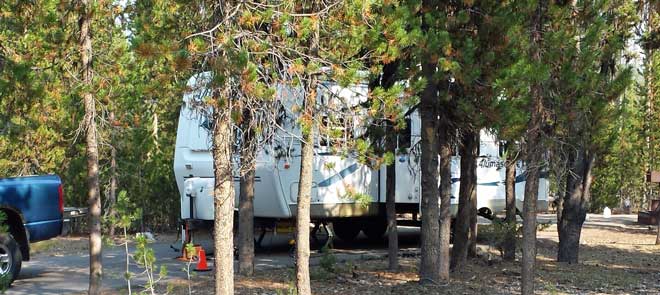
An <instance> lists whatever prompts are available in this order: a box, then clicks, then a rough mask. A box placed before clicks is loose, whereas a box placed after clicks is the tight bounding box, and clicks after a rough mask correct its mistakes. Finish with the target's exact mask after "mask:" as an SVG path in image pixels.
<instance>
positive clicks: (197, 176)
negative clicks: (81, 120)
mask: <svg viewBox="0 0 660 295" xmlns="http://www.w3.org/2000/svg"><path fill="white" fill-rule="evenodd" d="M209 77H210V76H209V75H208V74H199V75H196V76H194V77H192V78H191V79H190V80H189V82H188V86H189V88H190V89H191V90H190V91H189V92H188V93H186V94H185V95H184V97H183V106H182V108H181V112H180V116H179V122H178V130H177V139H176V149H175V156H174V173H175V178H176V182H177V186H178V188H179V193H180V199H181V219H182V221H184V226H185V227H186V228H193V227H200V226H212V221H213V218H214V206H213V187H214V178H213V177H214V176H213V175H214V173H213V161H212V155H211V130H209V125H210V124H209V121H208V120H209V118H207V115H206V113H208V112H204V111H200V110H199V109H198V108H196V107H193V106H194V105H196V103H195V102H198V101H200V100H201V99H203V98H204V97H206V96H208V93H207V92H208V89H207V88H206V87H205V85H206V83H207V80H208V79H209ZM322 87H323V89H322V90H319V91H318V93H319V96H318V97H317V103H318V104H329V103H334V104H337V103H343V104H348V105H350V106H355V105H357V104H359V103H362V102H364V101H365V100H366V97H367V92H368V88H367V85H354V86H352V87H350V88H343V87H340V86H338V85H336V84H330V83H323V86H322ZM277 95H278V98H280V101H281V102H282V104H283V109H284V110H285V112H286V117H288V118H290V120H284V122H283V123H282V126H281V127H282V128H280V130H279V131H278V132H277V134H276V136H275V137H274V138H275V139H274V141H273V142H271V143H269V144H268V145H266V146H264V147H263V148H262V149H261V151H260V152H259V153H258V156H257V159H256V174H255V175H256V176H255V184H254V189H255V198H254V216H255V219H256V223H257V224H270V225H273V226H274V225H275V224H277V223H278V222H282V221H284V222H286V221H288V222H290V221H291V220H294V219H295V215H296V208H297V204H296V200H297V194H298V191H297V190H298V179H299V173H300V147H301V142H300V140H299V136H300V130H299V128H298V126H297V124H296V123H295V122H296V121H295V116H296V113H295V112H294V111H293V110H292V109H293V108H294V105H296V104H301V102H302V100H303V97H304V93H302V92H301V91H300V90H299V89H294V88H287V87H280V88H279V89H278V91H277ZM360 118H361V116H359V115H356V116H351V117H350V118H347V121H349V122H348V123H349V124H348V125H351V126H353V128H351V129H352V130H350V131H349V133H352V134H351V136H353V137H356V138H357V137H359V136H360V135H362V133H363V132H364V130H362V129H361V128H360V126H361V125H362V122H361V121H359V120H360ZM407 123H408V124H407V128H405V129H404V130H402V131H401V132H400V134H399V135H398V140H397V141H398V143H397V145H398V148H397V150H398V151H402V152H401V153H399V154H397V155H396V159H395V167H396V168H395V169H396V181H395V182H396V192H395V196H396V208H397V213H412V216H417V214H418V213H419V210H420V209H419V208H420V204H421V202H420V197H421V186H420V180H421V172H420V163H419V159H420V157H419V156H420V152H419V142H420V139H421V138H420V130H421V128H420V127H421V123H420V118H419V115H418V113H417V112H412V113H411V114H410V116H409V118H407ZM337 140H339V139H336V138H328V137H327V136H318V137H317V138H316V139H315V142H314V150H315V154H314V159H313V161H314V164H313V167H314V171H313V183H312V195H311V203H312V204H311V209H310V210H311V212H310V213H311V219H312V222H315V223H318V222H332V223H333V228H334V231H335V233H336V234H337V235H338V236H339V237H340V238H343V239H347V240H348V239H351V238H354V237H355V236H356V235H357V234H358V233H359V232H360V230H362V231H363V232H364V233H365V234H366V235H367V236H369V237H370V238H378V237H380V236H382V235H383V233H384V232H385V228H386V225H385V222H384V218H385V194H386V191H385V189H386V188H385V183H386V173H385V167H381V168H379V169H372V168H370V167H368V166H367V165H363V164H360V163H359V162H358V160H357V159H355V158H352V157H350V156H349V157H346V156H345V155H340V154H337V153H335V152H333V150H334V149H333V143H335V142H337ZM501 156H502V154H501V149H500V144H499V142H498V141H497V140H496V139H495V137H494V136H493V135H492V134H490V133H488V132H487V131H481V144H480V155H479V158H478V163H477V166H478V168H477V182H478V185H477V208H478V209H482V208H485V209H487V210H490V211H491V212H501V211H503V210H504V208H505V205H504V204H505V201H504V200H505V197H504V196H505V193H504V191H505V190H504V175H505V173H504V172H505V171H504V170H505V169H504V168H503V166H504V165H503V161H502V160H501ZM239 161H240V159H239V158H238V157H235V162H239ZM459 163H460V158H459V157H458V156H454V157H452V183H453V184H452V199H451V205H452V208H451V212H452V214H456V211H457V207H458V190H459V183H458V180H459V178H460V167H459ZM517 170H519V171H518V175H517V177H516V201H517V204H516V206H517V207H518V209H520V210H521V208H522V193H523V191H524V185H525V179H524V173H522V169H517ZM234 187H235V192H236V204H237V205H238V197H239V178H238V176H235V177H234ZM548 188H549V182H548V180H547V177H546V176H545V175H544V174H542V178H541V179H540V185H539V201H538V204H537V207H538V209H539V211H544V210H546V209H547V207H548V201H547V196H548ZM357 195H359V196H367V197H368V199H367V200H366V201H365V200H364V198H362V199H363V200H362V201H360V202H357V201H356V200H355V198H354V196H357Z"/></svg>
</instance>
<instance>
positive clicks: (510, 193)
mask: <svg viewBox="0 0 660 295" xmlns="http://www.w3.org/2000/svg"><path fill="white" fill-rule="evenodd" d="M511 145H512V144H511V143H507V144H506V151H507V153H506V159H505V160H504V165H505V167H506V168H505V169H506V172H505V178H504V186H505V193H506V219H505V222H506V224H507V229H508V231H507V232H506V238H505V240H504V243H503V245H502V248H503V250H504V251H503V252H504V254H503V257H502V258H503V259H504V260H507V261H514V260H516V231H515V230H516V228H515V226H516V159H515V157H514V156H513V155H512V152H513V150H512V149H511V148H510V147H511Z"/></svg>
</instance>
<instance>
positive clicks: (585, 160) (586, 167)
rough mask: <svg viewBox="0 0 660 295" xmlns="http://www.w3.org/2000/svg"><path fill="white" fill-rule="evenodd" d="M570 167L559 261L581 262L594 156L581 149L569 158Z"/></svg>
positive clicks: (562, 221)
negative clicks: (581, 242) (582, 235)
mask: <svg viewBox="0 0 660 295" xmlns="http://www.w3.org/2000/svg"><path fill="white" fill-rule="evenodd" d="M569 161H570V162H569V163H570V166H569V167H571V170H570V173H568V176H567V180H566V185H567V187H566V195H565V197H564V208H563V211H562V218H561V219H560V220H559V223H558V225H557V226H558V227H559V249H558V252H557V261H558V262H567V263H578V261H579V254H580V235H581V233H582V225H583V224H584V221H585V219H586V217H587V210H588V209H589V201H590V199H591V198H590V191H591V183H592V180H593V176H592V171H593V165H594V161H595V156H594V154H593V153H591V152H587V151H585V150H580V151H578V152H577V155H575V156H573V155H571V157H570V159H569Z"/></svg>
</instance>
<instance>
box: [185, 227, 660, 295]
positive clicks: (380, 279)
mask: <svg viewBox="0 0 660 295" xmlns="http://www.w3.org/2000/svg"><path fill="white" fill-rule="evenodd" d="M538 237H539V240H538V253H539V256H538V275H537V280H536V285H537V292H538V293H539V294H660V246H656V245H653V244H654V242H655V235H654V231H651V230H648V229H641V228H640V229H633V228H623V227H607V226H602V225H597V226H587V227H585V229H584V230H583V236H582V247H581V252H580V257H581V258H580V260H581V263H580V264H576V265H567V264H560V263H557V262H555V261H554V260H555V259H554V258H555V255H556V253H557V243H558V241H557V234H556V226H555V225H553V226H550V227H547V228H544V229H543V230H541V231H539V232H538ZM482 242H485V241H483V240H482ZM481 249H483V252H482V253H481V254H482V256H481V257H480V258H475V259H472V260H471V261H470V263H469V265H468V267H467V268H465V269H462V270H461V271H460V272H456V273H452V276H451V277H452V278H451V281H449V282H442V283H441V282H439V284H438V285H429V286H420V285H419V284H418V280H419V277H418V276H417V264H418V258H417V257H410V256H412V255H405V256H406V257H402V260H401V265H402V268H401V271H400V272H398V273H393V272H388V271H386V269H387V262H386V259H384V258H378V259H370V260H367V261H360V262H359V263H358V262H355V261H348V262H337V263H336V264H335V266H334V268H335V271H334V272H328V271H326V270H325V269H324V268H323V267H320V266H316V267H314V268H313V269H312V277H313V279H312V290H315V294H361V295H366V294H514V293H519V292H520V284H519V279H520V267H519V263H517V262H516V263H513V262H502V261H501V260H499V259H495V258H494V257H496V255H498V251H497V250H494V249H490V251H489V247H488V246H486V245H483V244H482V245H481ZM489 254H490V255H489ZM489 256H490V259H489ZM292 278H293V277H292V270H288V269H287V271H281V270H279V271H275V270H271V271H265V272H258V273H257V275H256V276H255V277H253V278H246V277H238V278H237V279H236V286H237V287H238V292H237V293H238V294H290V293H289V292H288V290H289V288H290V287H291V286H292V284H293V281H292ZM212 283H213V282H212V281H211V280H203V281H201V282H197V283H196V284H195V285H194V287H193V289H194V290H196V292H199V293H197V294H205V292H210V291H211V290H212ZM174 293H175V294H188V293H187V287H186V282H179V285H178V286H177V287H176V289H175V292H174Z"/></svg>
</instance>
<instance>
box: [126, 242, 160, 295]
mask: <svg viewBox="0 0 660 295" xmlns="http://www.w3.org/2000/svg"><path fill="white" fill-rule="evenodd" d="M135 242H136V249H135V254H133V257H134V259H135V261H136V262H137V264H138V265H139V266H142V267H144V272H143V274H145V275H146V276H147V284H146V285H145V289H146V290H144V291H143V292H142V293H145V294H146V293H147V292H148V293H150V294H152V295H154V294H156V292H155V291H156V284H157V283H158V282H160V281H161V280H162V279H164V278H165V277H166V276H167V267H165V266H164V265H161V266H160V268H159V271H158V278H156V277H155V273H154V271H155V269H157V267H156V255H155V253H154V249H152V248H151V247H149V246H148V240H147V238H146V237H145V236H144V235H139V236H137V238H135Z"/></svg>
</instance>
